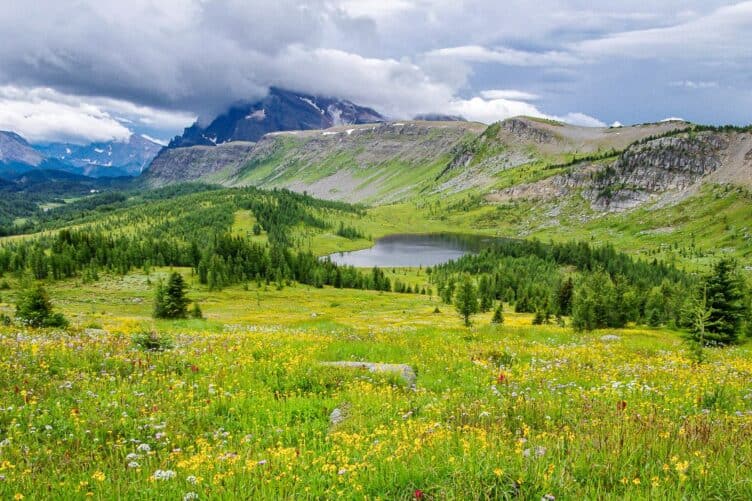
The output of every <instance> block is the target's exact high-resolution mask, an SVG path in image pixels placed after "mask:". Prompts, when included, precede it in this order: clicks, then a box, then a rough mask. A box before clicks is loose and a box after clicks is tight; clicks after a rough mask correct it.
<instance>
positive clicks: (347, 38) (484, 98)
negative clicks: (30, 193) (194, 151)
mask: <svg viewBox="0 0 752 501" xmlns="http://www.w3.org/2000/svg"><path fill="white" fill-rule="evenodd" d="M0 33H3V43H2V44H0V130H13V131H16V132H18V133H20V134H21V135H22V136H24V137H26V138H27V139H28V140H29V141H32V142H36V143H42V142H51V141H69V142H74V143H87V142H92V141H107V140H113V139H114V140H125V139H127V137H129V136H130V134H132V133H139V134H145V135H147V136H149V137H152V138H158V139H160V140H163V141H164V140H168V139H169V138H170V137H172V136H174V135H176V134H179V133H180V132H181V131H182V129H183V128H184V127H186V126H189V125H190V124H191V123H193V122H194V121H195V120H197V119H198V120H199V121H200V122H201V123H206V122H208V121H210V120H211V119H212V118H214V117H215V116H216V115H217V114H219V113H221V112H222V111H224V110H225V109H226V108H227V107H228V106H229V105H231V104H233V103H237V102H242V101H253V100H256V99H259V98H261V97H263V96H264V95H265V93H266V92H267V91H268V89H269V87H270V86H279V87H283V88H286V89H290V90H295V91H299V92H305V93H310V94H316V95H322V96H331V97H339V98H343V99H349V100H351V101H353V102H355V103H357V104H361V105H365V106H370V107H373V108H374V109H376V110H377V111H379V112H381V113H382V114H384V115H386V116H388V117H391V118H394V119H406V118H410V117H412V116H415V115H416V114H419V113H445V114H457V115H462V116H464V117H465V118H467V119H469V120H477V121H481V122H485V123H492V122H494V121H497V120H503V119H505V118H508V117H510V116H515V115H533V116H540V117H549V118H554V119H558V120H562V121H566V122H570V123H574V124H578V125H586V126H602V125H604V124H605V125H610V124H613V123H615V122H619V123H622V124H633V123H644V122H651V121H658V120H661V119H664V118H668V117H678V118H684V119H687V120H691V121H693V122H698V123H713V124H726V123H734V124H746V123H749V122H752V1H746V2H734V1H717V0H682V1H678V0H661V1H660V2H655V1H647V0H610V1H608V2H604V1H596V0H590V1H585V0H536V1H535V2H530V1H526V0H504V1H499V0H306V1H294V0H274V1H273V2H272V1H268V0H266V1H260V0H129V1H128V2H122V1H120V0H35V1H33V2H29V1H28V0H4V1H3V6H2V8H0Z"/></svg>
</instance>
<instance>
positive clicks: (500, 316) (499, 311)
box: [491, 303, 504, 325]
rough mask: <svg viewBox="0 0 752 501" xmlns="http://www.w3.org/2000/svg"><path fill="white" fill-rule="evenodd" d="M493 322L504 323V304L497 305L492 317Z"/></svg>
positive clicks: (495, 323)
mask: <svg viewBox="0 0 752 501" xmlns="http://www.w3.org/2000/svg"><path fill="white" fill-rule="evenodd" d="M491 323H492V324H494V325H501V324H503V323H504V306H502V304H501V303H499V306H497V307H496V310H495V311H494V314H493V317H492V318H491Z"/></svg>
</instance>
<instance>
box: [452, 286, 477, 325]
mask: <svg viewBox="0 0 752 501" xmlns="http://www.w3.org/2000/svg"><path fill="white" fill-rule="evenodd" d="M454 306H455V307H456V308H457V312H458V313H459V314H460V316H461V317H462V319H463V320H464V322H465V326H467V327H470V316H471V315H473V314H474V313H478V291H477V290H476V289H475V285H473V281H472V280H471V279H470V277H469V276H465V277H464V278H463V279H462V282H461V283H460V286H459V288H458V289H457V295H456V296H455V298H454Z"/></svg>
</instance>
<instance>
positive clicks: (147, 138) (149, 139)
mask: <svg viewBox="0 0 752 501" xmlns="http://www.w3.org/2000/svg"><path fill="white" fill-rule="evenodd" d="M141 137H143V138H144V139H146V140H147V141H151V142H152V143H157V144H158V145H160V146H167V143H168V141H166V140H164V139H157V138H155V137H151V136H150V135H148V134H141Z"/></svg>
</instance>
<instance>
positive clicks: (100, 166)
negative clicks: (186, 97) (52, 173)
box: [38, 134, 162, 177]
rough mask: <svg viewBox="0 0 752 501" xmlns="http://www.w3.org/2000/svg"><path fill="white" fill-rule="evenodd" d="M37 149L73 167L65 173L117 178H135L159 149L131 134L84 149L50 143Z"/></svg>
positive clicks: (158, 145)
mask: <svg viewBox="0 0 752 501" xmlns="http://www.w3.org/2000/svg"><path fill="white" fill-rule="evenodd" d="M38 149H39V151H41V152H42V153H43V154H44V155H45V156H46V157H47V158H50V159H55V160H58V161H60V162H62V163H64V164H67V165H70V166H72V167H74V168H75V169H65V170H68V171H71V172H76V173H79V174H83V175H86V176H91V177H117V176H138V175H139V174H140V173H141V171H142V170H143V169H144V168H146V167H147V166H148V165H149V163H151V161H152V159H153V158H154V157H155V156H157V153H159V150H160V149H162V146H161V145H160V144H157V143H155V142H154V141H152V140H150V139H147V138H145V137H143V136H139V135H136V134H133V135H131V137H130V138H129V139H128V141H127V142H118V141H110V142H106V143H92V144H88V145H85V146H81V145H75V144H68V143H52V144H47V145H43V146H39V147H38Z"/></svg>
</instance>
